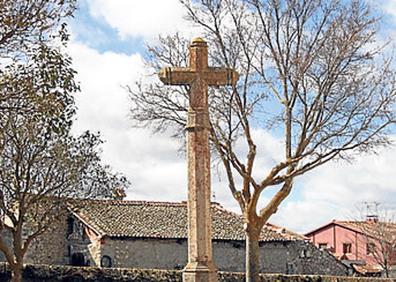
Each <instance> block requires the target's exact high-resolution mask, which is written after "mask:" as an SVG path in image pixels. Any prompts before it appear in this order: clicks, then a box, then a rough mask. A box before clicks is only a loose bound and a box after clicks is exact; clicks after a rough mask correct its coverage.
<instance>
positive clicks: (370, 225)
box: [334, 220, 396, 241]
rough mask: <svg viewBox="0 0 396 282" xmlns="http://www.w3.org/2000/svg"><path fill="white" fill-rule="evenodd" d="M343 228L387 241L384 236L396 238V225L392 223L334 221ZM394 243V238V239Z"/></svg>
mask: <svg viewBox="0 0 396 282" xmlns="http://www.w3.org/2000/svg"><path fill="white" fill-rule="evenodd" d="M334 223H335V224H338V225H340V226H342V227H345V228H349V229H352V230H355V231H357V232H360V233H363V234H365V235H367V236H370V237H373V238H381V239H386V238H384V236H390V237H394V236H396V224H395V223H391V222H381V221H379V222H374V221H341V220H336V221H334ZM393 241H394V238H393Z"/></svg>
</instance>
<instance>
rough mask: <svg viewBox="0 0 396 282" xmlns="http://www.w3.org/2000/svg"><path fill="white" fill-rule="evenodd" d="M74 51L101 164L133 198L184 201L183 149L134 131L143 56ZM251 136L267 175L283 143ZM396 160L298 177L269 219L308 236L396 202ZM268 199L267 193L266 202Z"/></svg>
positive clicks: (260, 170)
mask: <svg viewBox="0 0 396 282" xmlns="http://www.w3.org/2000/svg"><path fill="white" fill-rule="evenodd" d="M69 52H70V54H71V56H72V57H73V60H74V61H73V62H74V67H75V68H76V70H77V71H78V79H79V80H80V81H81V87H82V93H80V94H78V97H77V99H76V101H77V104H78V107H79V111H78V121H77V123H76V124H75V128H74V129H75V131H77V132H78V131H81V130H84V129H90V130H93V131H97V130H99V131H101V133H102V136H103V137H104V139H105V140H106V143H105V144H104V146H103V149H104V161H105V162H106V163H109V164H110V165H111V166H112V167H113V168H114V169H115V170H116V171H121V172H123V173H125V174H126V175H127V176H128V177H129V178H130V179H131V181H132V187H131V190H130V191H129V192H128V198H129V199H141V200H157V201H182V200H185V199H186V197H187V181H186V180H187V169H186V161H185V159H184V157H183V156H180V154H178V152H177V150H178V148H179V146H180V144H179V143H178V142H177V141H175V140H172V139H171V138H169V137H167V136H166V135H154V136H152V135H151V134H150V132H149V131H148V130H145V129H133V128H131V127H130V121H129V120H128V118H127V114H128V111H129V105H130V104H129V103H130V102H129V100H128V96H127V92H126V91H125V90H124V89H122V88H121V85H126V84H129V85H131V84H133V82H134V81H136V80H137V79H139V78H140V76H141V74H143V73H145V69H144V65H143V62H142V59H141V57H140V55H138V54H134V55H129V56H128V55H125V54H119V53H114V52H105V53H99V52H98V51H96V50H94V49H91V48H89V47H87V46H85V45H82V44H80V43H76V42H74V43H72V44H71V45H70V48H69ZM253 134H254V136H255V138H256V140H257V145H258V159H257V162H256V167H257V170H255V174H256V175H258V176H264V175H265V173H266V172H267V171H268V169H269V168H270V167H271V165H272V164H273V162H274V161H277V160H279V156H281V155H282V152H283V149H282V148H283V146H282V144H281V143H280V141H279V140H277V139H276V138H274V137H273V136H271V135H270V134H268V133H267V132H265V131H263V130H254V131H253ZM238 152H239V153H240V154H245V153H246V152H244V150H243V143H241V144H239V145H238ZM395 159H396V151H395V150H394V149H393V150H392V149H391V150H387V151H382V152H380V153H379V155H376V156H365V157H361V158H360V159H359V160H357V161H356V162H355V163H353V164H346V163H330V164H328V165H325V166H323V167H321V168H319V169H317V170H315V171H313V172H311V173H308V174H307V175H305V176H303V177H301V178H297V179H296V181H295V182H296V186H295V190H294V192H293V194H292V195H291V196H290V197H289V199H287V200H286V201H285V202H284V203H283V204H281V207H280V208H279V211H278V213H277V214H276V215H275V216H273V217H272V218H271V219H270V221H272V222H274V223H276V224H279V225H282V226H286V227H288V228H290V229H292V230H295V231H300V232H305V231H309V230H310V229H313V228H315V227H318V226H319V225H321V224H324V223H326V222H328V221H330V220H332V219H334V218H337V219H340V218H343V217H344V218H345V217H347V216H348V215H349V214H350V212H353V211H354V209H355V208H354V206H355V204H356V203H358V202H363V201H374V200H375V201H379V202H383V203H389V202H394V201H395V196H394V195H395V192H396V186H394V177H395V175H396V168H395V166H394V160H395ZM220 167H221V165H220ZM219 170H220V171H221V169H219ZM212 179H213V190H214V192H215V194H216V200H217V201H218V202H220V203H221V204H223V205H224V206H225V207H227V208H229V209H232V210H234V211H239V208H238V206H237V203H236V201H235V200H234V199H233V198H232V196H231V193H230V191H229V188H228V183H227V180H226V178H225V177H224V174H223V173H221V172H220V173H219V175H217V174H216V171H215V170H213V171H212ZM270 194H271V193H269V194H265V195H263V198H262V202H265V200H267V199H268V197H269V196H270Z"/></svg>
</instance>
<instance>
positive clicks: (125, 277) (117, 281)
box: [0, 264, 396, 282]
mask: <svg viewBox="0 0 396 282" xmlns="http://www.w3.org/2000/svg"><path fill="white" fill-rule="evenodd" d="M9 279H10V272H9V268H8V267H7V266H6V265H5V264H0V281H4V282H6V281H9ZM218 280H219V281H220V282H243V281H244V274H243V273H237V272H219V274H218ZM23 281H24V282H57V281H65V282H83V281H84V282H94V281H96V282H126V281H134V282H181V281H182V272H181V271H176V270H159V269H125V268H117V269H109V268H107V269H101V268H93V267H70V266H49V265H27V266H26V267H25V271H24V275H23ZM392 281H396V280H395V279H385V278H363V277H337V276H318V275H284V274H265V275H261V276H260V282H392Z"/></svg>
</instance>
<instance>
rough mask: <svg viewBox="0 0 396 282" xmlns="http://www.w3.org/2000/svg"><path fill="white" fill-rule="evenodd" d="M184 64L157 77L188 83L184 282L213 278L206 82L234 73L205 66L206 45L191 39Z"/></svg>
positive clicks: (233, 77)
mask: <svg viewBox="0 0 396 282" xmlns="http://www.w3.org/2000/svg"><path fill="white" fill-rule="evenodd" d="M189 52H190V58H189V59H190V60H189V66H188V67H187V68H169V67H168V68H163V69H162V70H161V72H160V74H159V78H160V80H161V81H162V82H163V83H165V84H167V85H189V86H190V93H189V110H188V118H187V126H186V129H187V159H188V202H187V210H188V264H187V266H186V267H185V268H184V272H183V281H185V282H187V281H188V282H190V281H191V282H193V281H194V282H197V281H200V282H204V281H205V282H208V281H210V282H213V281H217V273H216V267H215V265H214V262H213V259H212V241H211V239H212V236H211V235H212V234H211V225H212V221H211V216H210V210H211V209H210V206H211V205H210V150H209V134H210V124H209V113H208V86H221V85H232V84H234V83H236V81H237V80H238V73H237V72H236V71H234V70H232V69H227V68H214V67H208V45H207V43H206V42H205V41H204V40H203V39H202V38H195V39H193V41H192V43H191V45H190V47H189Z"/></svg>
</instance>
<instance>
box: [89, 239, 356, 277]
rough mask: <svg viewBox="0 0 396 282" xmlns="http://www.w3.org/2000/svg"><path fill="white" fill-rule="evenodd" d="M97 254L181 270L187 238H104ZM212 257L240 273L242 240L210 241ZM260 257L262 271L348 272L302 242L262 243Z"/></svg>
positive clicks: (126, 263) (121, 263)
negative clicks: (211, 243) (211, 242)
mask: <svg viewBox="0 0 396 282" xmlns="http://www.w3.org/2000/svg"><path fill="white" fill-rule="evenodd" d="M100 255H102V256H104V255H106V256H108V257H110V258H111V259H112V264H113V266H114V267H128V268H129V267H130V268H160V269H182V268H183V267H184V266H185V265H186V263H187V240H185V239H179V240H176V239H164V240H159V239H142V238H141V239H128V240H125V239H109V238H107V239H105V240H104V242H103V243H102V245H101V251H100ZM96 256H97V255H96ZM213 257H214V261H215V264H216V266H217V267H218V269H219V270H222V271H236V272H243V271H245V242H242V241H214V242H213ZM260 259H261V262H260V265H261V269H260V271H261V272H263V273H287V274H322V275H324V274H327V275H348V269H347V267H346V266H345V265H343V264H342V263H341V262H339V261H338V260H336V259H335V258H334V257H333V256H332V255H331V254H329V253H328V252H327V251H321V250H319V249H317V248H316V247H314V246H313V245H312V244H311V243H308V242H304V241H285V242H266V243H262V244H261V254H260ZM96 266H99V264H96Z"/></svg>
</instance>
